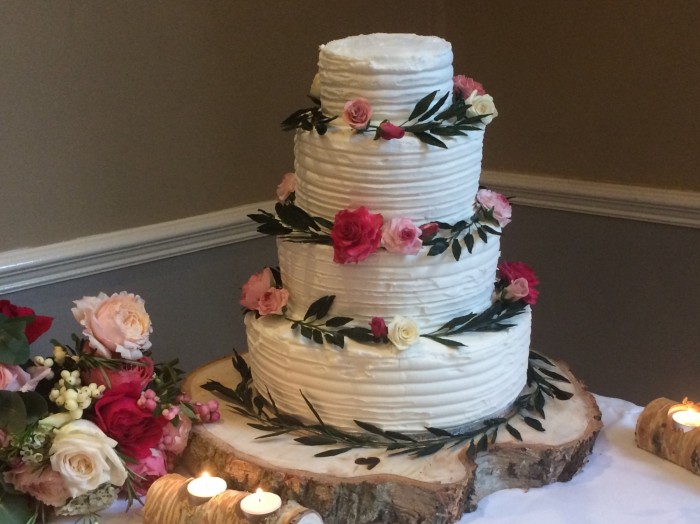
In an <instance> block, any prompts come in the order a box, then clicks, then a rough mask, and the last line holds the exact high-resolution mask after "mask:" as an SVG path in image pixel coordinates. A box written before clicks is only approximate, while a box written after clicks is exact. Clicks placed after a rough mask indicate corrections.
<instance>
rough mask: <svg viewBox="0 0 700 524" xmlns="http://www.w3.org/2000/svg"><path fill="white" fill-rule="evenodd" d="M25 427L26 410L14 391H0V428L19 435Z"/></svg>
mask: <svg viewBox="0 0 700 524" xmlns="http://www.w3.org/2000/svg"><path fill="white" fill-rule="evenodd" d="M26 427H27V408H26V407H25V405H24V402H23V401H22V397H21V396H20V394H19V393H17V392H16V391H5V390H0V428H7V430H8V432H9V433H19V432H21V431H24V429H25V428H26Z"/></svg>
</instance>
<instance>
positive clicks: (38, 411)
mask: <svg viewBox="0 0 700 524" xmlns="http://www.w3.org/2000/svg"><path fill="white" fill-rule="evenodd" d="M19 395H20V397H21V399H22V402H23V403H24V408H25V412H26V414H27V424H33V423H34V422H37V421H38V420H39V419H42V418H44V417H45V416H47V415H48V413H49V407H48V405H47V403H46V399H45V398H44V397H42V396H41V395H39V393H35V392H34V391H27V392H26V393H20V394H19Z"/></svg>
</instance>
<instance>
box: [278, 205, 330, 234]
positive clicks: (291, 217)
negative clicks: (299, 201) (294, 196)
mask: <svg viewBox="0 0 700 524" xmlns="http://www.w3.org/2000/svg"><path fill="white" fill-rule="evenodd" d="M275 212H276V213H277V216H278V217H280V220H281V221H282V222H284V223H285V224H287V225H288V226H291V227H293V228H294V229H297V230H300V231H308V230H310V229H315V230H318V229H319V227H318V224H316V222H315V221H314V219H313V218H311V215H309V214H308V213H307V212H306V211H304V210H303V209H301V208H300V207H297V206H296V205H294V204H283V203H281V202H278V203H277V204H276V205H275Z"/></svg>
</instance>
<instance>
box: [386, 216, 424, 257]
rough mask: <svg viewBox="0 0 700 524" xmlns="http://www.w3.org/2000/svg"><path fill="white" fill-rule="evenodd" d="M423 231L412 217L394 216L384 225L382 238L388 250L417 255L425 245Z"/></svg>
mask: <svg viewBox="0 0 700 524" xmlns="http://www.w3.org/2000/svg"><path fill="white" fill-rule="evenodd" d="M421 234H422V231H421V230H420V228H418V227H417V226H416V225H415V224H414V223H413V222H412V221H411V219H410V218H392V219H391V220H389V222H385V223H384V226H383V227H382V240H383V241H384V247H385V248H386V250H387V251H390V252H392V253H403V254H404V255H415V254H416V253H418V252H419V251H420V248H421V247H423V242H422V241H421Z"/></svg>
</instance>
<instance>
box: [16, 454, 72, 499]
mask: <svg viewBox="0 0 700 524" xmlns="http://www.w3.org/2000/svg"><path fill="white" fill-rule="evenodd" d="M3 478H4V479H5V482H8V483H10V484H12V485H13V486H14V488H15V489H16V490H17V491H21V492H22V493H26V494H28V495H31V496H32V497H34V498H35V499H37V500H39V501H41V502H43V503H44V504H47V505H49V506H55V507H59V506H63V505H64V504H65V503H66V501H67V500H68V499H69V498H70V496H71V495H70V492H69V491H68V488H66V485H65V484H64V483H63V478H62V477H61V475H60V474H59V473H57V472H56V471H54V470H52V469H51V468H37V467H35V466H29V465H27V464H25V463H23V462H20V465H19V466H18V467H16V468H12V469H11V470H9V471H6V472H5V473H4V474H3Z"/></svg>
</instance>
